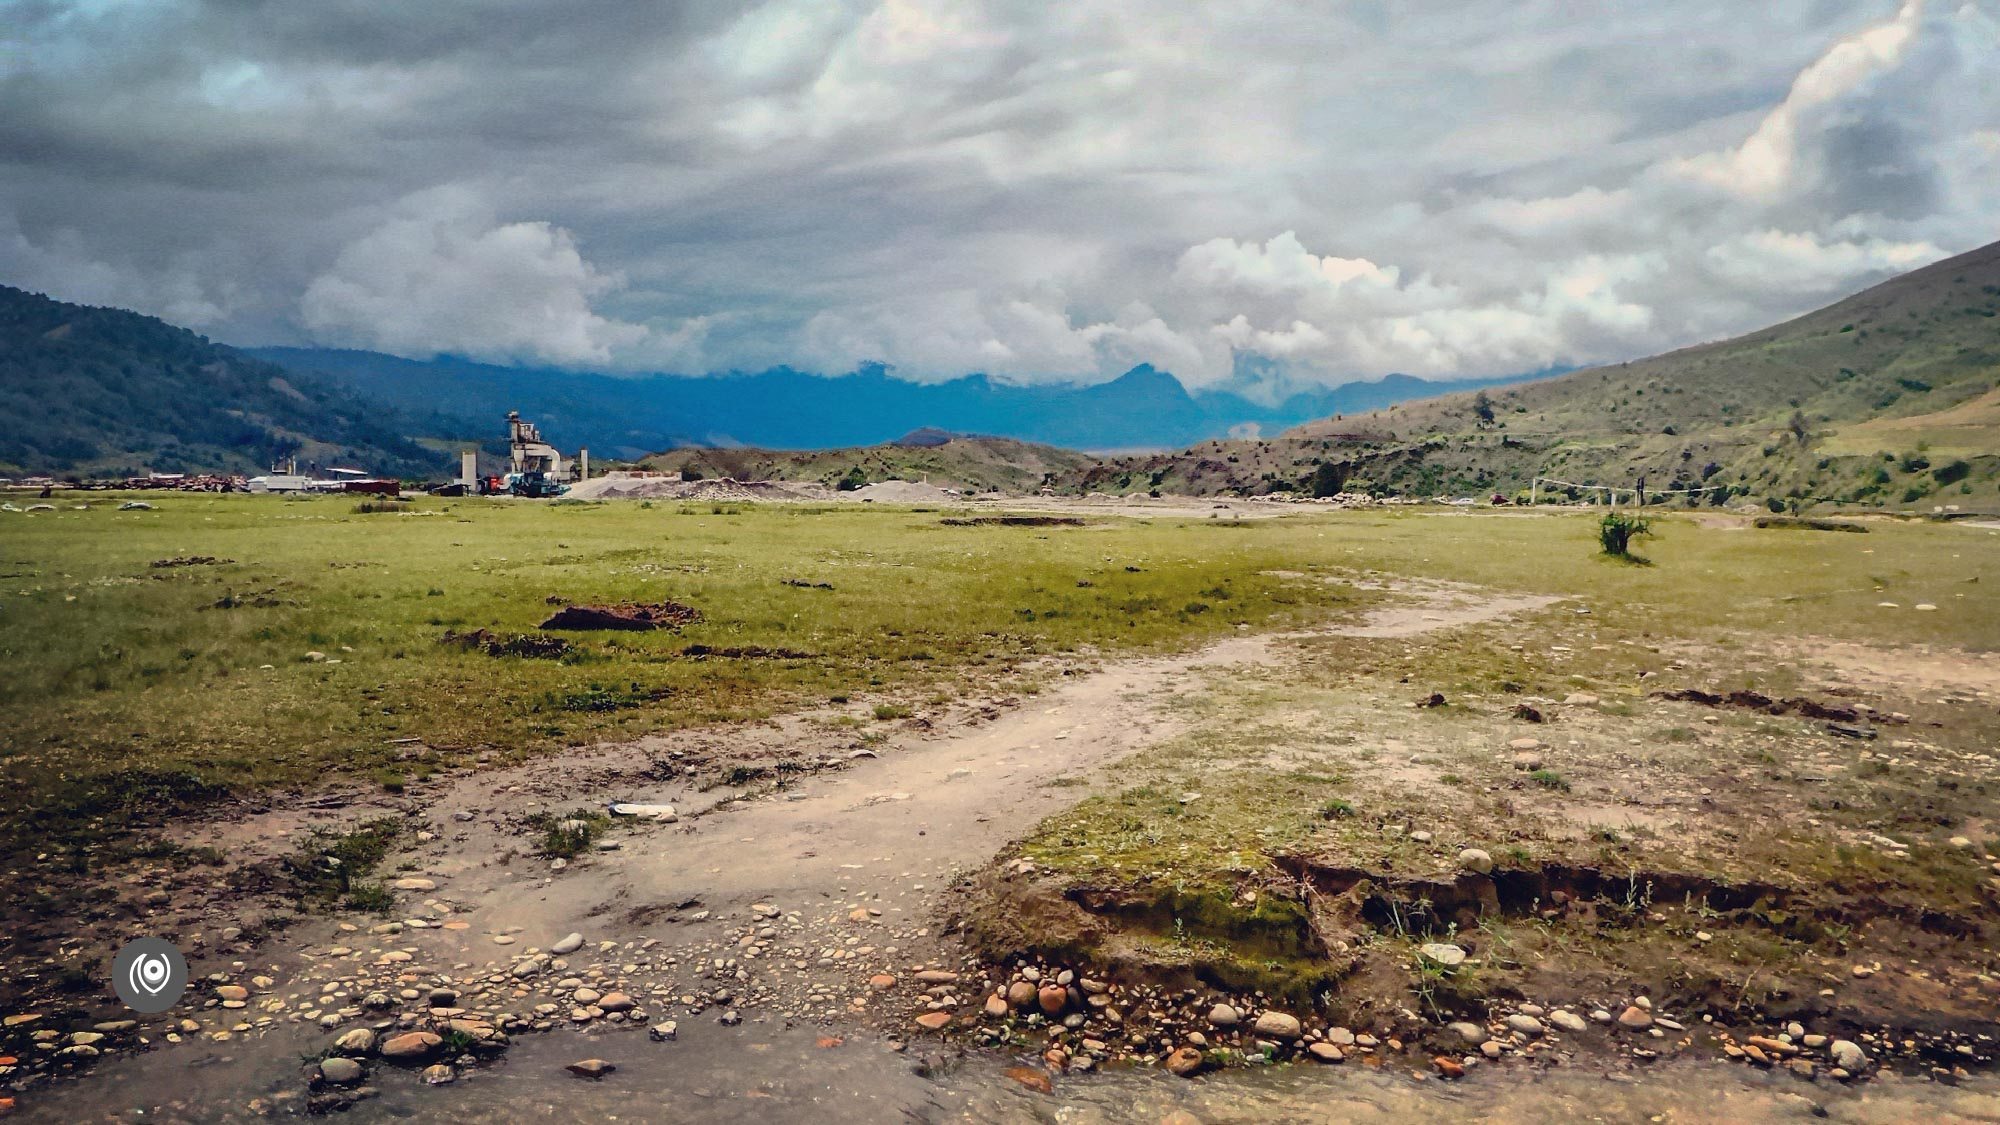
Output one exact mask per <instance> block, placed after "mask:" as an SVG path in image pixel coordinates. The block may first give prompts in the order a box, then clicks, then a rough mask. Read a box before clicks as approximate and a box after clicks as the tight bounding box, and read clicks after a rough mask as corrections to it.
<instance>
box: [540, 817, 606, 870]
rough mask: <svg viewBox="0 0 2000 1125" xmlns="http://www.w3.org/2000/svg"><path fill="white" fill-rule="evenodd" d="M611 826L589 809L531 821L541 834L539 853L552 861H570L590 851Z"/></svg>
mask: <svg viewBox="0 0 2000 1125" xmlns="http://www.w3.org/2000/svg"><path fill="white" fill-rule="evenodd" d="M609 823H610V821H609V820H607V819H606V818H605V816H604V814H602V813H598V812H592V811H590V810H588V809H579V810H577V811H576V812H573V813H570V814H569V815H568V816H558V815H556V814H554V813H539V814H537V815H535V816H533V817H530V818H529V820H528V826H529V827H530V828H533V829H535V830H536V831H538V832H540V833H541V839H540V842H539V843H540V847H539V849H538V850H539V851H540V852H541V853H542V854H543V855H545V856H548V857H549V858H551V859H568V858H570V857H571V856H575V855H581V854H583V853H584V852H585V851H588V850H589V849H590V845H591V844H592V843H594V842H595V841H596V840H597V837H598V836H599V835H600V834H601V833H602V832H603V831H604V829H605V827H606V826H607V825H608V824H609Z"/></svg>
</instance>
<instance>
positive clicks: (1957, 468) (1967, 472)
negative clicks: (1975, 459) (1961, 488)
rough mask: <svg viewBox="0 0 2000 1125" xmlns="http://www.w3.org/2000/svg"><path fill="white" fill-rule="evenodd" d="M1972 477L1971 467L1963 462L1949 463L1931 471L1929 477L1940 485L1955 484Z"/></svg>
mask: <svg viewBox="0 0 2000 1125" xmlns="http://www.w3.org/2000/svg"><path fill="white" fill-rule="evenodd" d="M1971 475H1972V466H1971V465H1969V464H1967V463H1965V462H1964V461H1950V462H1947V463H1945V464H1943V465H1939V466H1938V467H1937V468H1935V469H1932V470H1931V476H1932V478H1934V479H1935V480H1936V481H1937V482H1938V483H1939V484H1940V485H1945V484H1957V483H1958V482H1959V481H1962V480H1964V479H1965V478H1966V477H1969V476H1971Z"/></svg>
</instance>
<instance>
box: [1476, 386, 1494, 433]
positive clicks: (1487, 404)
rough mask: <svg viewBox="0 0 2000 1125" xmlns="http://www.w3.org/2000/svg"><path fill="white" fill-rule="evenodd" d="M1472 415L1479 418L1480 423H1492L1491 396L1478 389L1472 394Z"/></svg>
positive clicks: (1486, 424) (1488, 424)
mask: <svg viewBox="0 0 2000 1125" xmlns="http://www.w3.org/2000/svg"><path fill="white" fill-rule="evenodd" d="M1472 415H1473V417H1475V418H1478V419H1479V424H1480V425H1482V426H1490V425H1492V424H1493V396H1491V395H1489V394H1487V393H1486V392H1485V391H1480V392H1479V393H1478V394H1476V395H1474V396H1472Z"/></svg>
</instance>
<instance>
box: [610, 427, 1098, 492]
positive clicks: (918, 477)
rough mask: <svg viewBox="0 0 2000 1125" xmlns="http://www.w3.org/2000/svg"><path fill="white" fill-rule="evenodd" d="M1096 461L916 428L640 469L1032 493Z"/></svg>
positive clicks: (697, 452) (700, 453)
mask: <svg viewBox="0 0 2000 1125" xmlns="http://www.w3.org/2000/svg"><path fill="white" fill-rule="evenodd" d="M1096 463H1097V458H1095V457H1092V456H1090V455H1089V454H1087V453H1077V452H1074V451H1072V450H1067V449H1058V448H1056V447H1055V446H1052V445H1037V444H1035V443H1033V442H1025V441H1015V440H1013V439H1012V438H994V437H968V436H965V435H962V434H947V433H945V432H944V431H942V430H918V431H916V432H915V433H912V434H910V435H908V436H906V437H904V438H902V439H900V440H897V441H892V442H884V443H883V444H881V445H867V446H856V447H852V448H847V449H819V450H770V449H694V448H690V449H676V450H672V451H670V452H666V453H656V454H654V455H653V456H651V457H648V458H646V459H645V460H644V461H643V462H642V463H641V464H642V467H644V468H648V469H663V470H668V471H675V470H678V471H680V472H683V473H688V474H690V475H693V474H697V473H698V474H700V475H701V476H703V477H734V478H735V479H737V480H789V481H816V482H818V483H820V484H824V485H827V486H828V487H833V488H837V487H839V486H840V485H841V483H842V482H843V481H846V482H848V483H850V484H872V483H875V482H878V481H885V480H909V481H926V480H927V481H929V482H930V483H931V484H934V485H937V486H939V487H941V488H957V489H962V490H965V491H970V492H992V491H996V490H997V491H1001V492H1016V493H1018V492H1032V491H1035V490H1036V489H1038V488H1040V487H1041V486H1042V484H1043V482H1044V481H1045V480H1048V479H1051V478H1053V477H1061V476H1068V475H1074V474H1077V473H1080V472H1083V471H1084V470H1086V469H1088V468H1089V467H1090V466H1092V465H1095V464H1096Z"/></svg>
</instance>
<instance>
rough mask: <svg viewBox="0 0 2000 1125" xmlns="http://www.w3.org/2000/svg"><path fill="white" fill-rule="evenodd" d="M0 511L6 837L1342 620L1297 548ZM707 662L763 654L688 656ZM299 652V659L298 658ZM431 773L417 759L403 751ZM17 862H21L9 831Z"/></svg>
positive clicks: (331, 505)
mask: <svg viewBox="0 0 2000 1125" xmlns="http://www.w3.org/2000/svg"><path fill="white" fill-rule="evenodd" d="M146 499H147V500H148V501H149V502H150V503H153V504H155V505H157V510H154V511H118V510H116V509H117V503H116V500H114V499H107V498H105V497H104V496H102V495H101V494H99V495H97V496H93V497H92V498H91V499H90V501H89V507H88V510H85V511H78V510H74V508H73V506H72V505H73V504H74V503H76V502H75V501H65V502H63V503H61V504H60V505H58V510H56V511H53V512H46V511H45V512H39V513H31V514H15V513H8V514H6V515H5V516H4V519H5V520H6V521H7V522H6V523H5V524H4V527H5V535H4V537H0V666H4V668H5V670H6V675H5V676H4V677H0V709H4V712H5V714H6V716H7V723H6V727H5V733H4V734H3V735H0V771H4V773H3V774H0V776H4V778H5V782H6V794H7V795H6V796H5V797H3V798H0V815H4V817H5V823H7V824H8V825H9V826H10V829H11V830H10V831H9V832H8V833H7V834H6V835H7V836H8V838H9V839H17V838H25V839H38V838H41V836H42V834H43V833H47V832H49V831H50V830H51V828H52V827H53V828H55V829H56V832H57V834H62V833H65V832H67V831H69V830H72V829H77V830H81V829H86V828H88V827H89V826H90V825H91V824H92V823H93V821H94V819H95V818H106V821H105V822H106V823H107V824H111V825H115V824H117V823H118V822H119V821H120V819H121V818H122V817H123V816H125V815H126V814H128V813H145V812H150V811H164V810H171V809H172V808H173V807H175V806H177V805H182V804H189V803H193V802H198V801H200V800H203V799H206V798H209V797H212V796H215V795H217V794H218V793H220V792H222V791H224V790H229V791H242V790H247V789H251V788H254V787H257V786H262V785H270V784H282V783H293V782H302V781H307V780H310V779H314V778H317V777H320V776H323V775H326V774H329V773H331V774H348V775H355V776H362V777H369V778H373V779H375V780H377V781H379V782H381V783H383V784H385V785H389V786H391V787H394V786H396V785H398V784H400V783H401V782H402V781H403V780H405V779H406V778H409V777H420V776H422V775H423V773H424V772H426V771H428V770H431V769H435V768H438V767H440V766H444V765H449V764H453V763H457V762H463V761H467V760H470V759H473V758H475V757H477V756H481V755H484V756H487V757H489V758H497V759H500V760H505V759H506V758H508V757H510V756H513V755H519V754H528V753H535V752H544V751H549V750H553V749H559V748H561V747H563V746H566V745H573V744H576V743H579V742H586V741H590V740H594V739H605V738H613V739H615V738H625V737H632V736H637V735H640V734H643V733H647V732H651V731H658V730H663V729H670V728H675V727H680V726H686V725H689V724H696V723H706V722H713V721H719V720H730V719H745V718H756V717H760V716H766V715H770V714H772V713H775V712H780V711H783V710H785V709H787V708H792V707H797V706H801V705H808V704H824V703H826V702H828V701H829V700H832V701H836V702H838V701H842V700H852V701H854V702H855V703H856V704H857V705H858V704H861V703H864V702H867V701H870V700H876V701H883V703H882V710H881V714H882V715H883V716H885V717H887V718H895V717H897V716H899V715H902V714H906V713H907V710H906V709H907V708H909V707H911V706H914V707H916V708H918V709H919V710H921V708H922V707H923V706H924V704H925V702H926V701H932V700H935V701H943V700H945V699H948V698H952V697H953V696H955V695H956V694H957V693H959V692H961V691H965V690H970V689H973V688H975V687H980V686H985V687H991V688H995V689H1002V690H1004V689H1005V688H1006V687H1008V686H1010V684H1011V683H1012V682H1013V681H1014V680H1016V679H1018V677H1019V676H1020V675H1021V673H1022V672H1023V670H1029V671H1032V665H1033V664H1034V663H1035V662H1037V661H1038V660H1039V659H1040V658H1044V657H1049V656H1055V655H1061V654H1076V653H1088V652H1096V651H1102V652H1123V651H1138V650H1156V649H1160V648H1165V647H1171V646H1177V645H1184V644H1189V643H1193V642H1196V641H1198V640H1200V639H1202V638H1204V637H1209V636H1213V635H1216V634H1219V633H1222V632H1225V631H1229V630H1232V629H1234V628H1235V627H1236V626H1237V625H1239V624H1248V625H1251V626H1254V627H1257V628H1268V627H1274V626H1284V625H1291V624H1303V623H1306V622H1309V621H1313V620H1318V619H1320V618H1321V617H1323V616H1324V615H1325V613H1326V612H1327V611H1328V609H1329V608H1330V607H1334V606H1337V605H1340V604H1343V603H1344V602H1345V601H1348V600H1351V599H1352V597H1353V595H1352V594H1351V593H1350V592H1346V591H1342V590H1340V589H1337V588H1333V587H1328V586H1326V585H1323V584H1320V585H1301V584H1298V583H1296V582H1292V581H1288V580H1286V579H1283V578H1279V577H1276V576H1273V575H1271V574H1269V573H1266V572H1268V571H1273V570H1282V569H1293V570H1296V569H1299V568H1301V567H1307V566H1310V565H1312V564H1314V563H1315V562H1316V561H1317V560H1318V559H1320V558H1321V557H1322V556H1323V554H1324V552H1325V549H1326V548H1325V543H1324V541H1323V540H1322V539H1321V538H1319V534H1320V533H1319V530H1318V529H1317V528H1315V527H1313V526H1311V525H1308V524H1304V523H1298V522H1292V521H1268V520H1267V521H1259V522H1256V523H1254V524H1245V525H1231V524H1225V523H1222V522H1219V521H1206V522H1205V521H1200V520H1188V521H1162V522H1158V523H1147V522H1137V521H1120V520H1106V521H1098V522H1092V523H1089V524H1087V525H1084V526H1044V527H1035V526H993V525H973V526H950V525H946V524H945V523H943V522H942V521H943V520H944V519H945V518H947V516H948V513H942V512H928V511H883V510H875V509H872V508H863V507H860V506H829V507H802V506H752V505H745V506H735V507H731V506H727V505H710V504H701V505H681V504H660V505H652V504H633V503H604V504H580V503H560V502H559V503H556V504H546V505H545V504H526V503H519V502H510V501H487V500H477V499H473V500H452V501H439V500H430V499H423V500H419V501H417V502H415V503H414V504H412V505H410V506H409V509H408V510H407V511H399V512H364V511H361V510H359V506H357V504H356V503H355V501H354V500H353V499H352V498H338V497H320V498H298V499H287V498H278V497H253V496H227V495H215V496H211V495H192V494H190V495H179V494H169V495H158V494H155V495H151V496H148V497H146ZM551 599H556V600H568V601H574V602H622V601H638V602H654V601H661V600H666V599H671V600H674V601H678V602H681V603H684V604H686V605H690V606H693V607H694V608H696V609H697V610H699V611H700V613H701V614H702V620H701V621H699V622H698V623H695V624H692V625H689V626H687V627H686V628H684V629H682V630H681V631H679V632H666V631H661V632H652V633H569V634H566V635H565V636H566V638H567V639H568V640H569V642H570V649H569V651H568V653H567V654H565V655H563V656H561V657H560V658H559V659H538V658H534V657H524V656H490V655H487V654H486V653H485V652H483V651H478V650H467V649H464V648H461V647H457V646H453V645H449V644H445V643H442V641H441V638H443V637H444V636H445V634H446V633H447V632H458V633H464V632H467V631H471V630H475V629H486V630H489V631H491V632H493V633H495V634H499V635H502V636H512V635H518V634H534V633H535V632H536V631H537V630H536V627H537V625H538V624H539V623H540V622H541V621H543V620H544V619H545V618H547V617H548V616H549V615H550V614H551V613H552V612H554V609H555V608H556V607H555V606H554V605H553V604H551ZM697 645H699V646H706V647H707V648H709V649H711V650H722V651H723V652H725V653H726V652H727V651H728V650H732V649H733V650H751V652H752V653H754V652H755V650H758V649H763V650H782V655H779V656H777V657H773V656H771V655H769V653H768V651H767V653H766V654H764V655H736V656H731V655H719V654H710V655H708V656H706V657H695V656H690V655H688V654H687V651H686V650H687V649H688V648H689V647H690V646H697ZM312 653H318V654H320V656H321V657H323V659H318V658H314V657H312V656H310V655H309V654H312ZM397 740H421V741H422V744H423V745H424V746H425V747H428V750H427V751H425V752H424V753H423V754H421V755H413V754H412V753H411V751H410V749H409V745H410V744H408V743H399V742H398V741H397ZM31 826H32V832H29V833H27V835H26V836H25V837H24V836H23V832H24V830H27V829H29V828H30V827H31Z"/></svg>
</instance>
